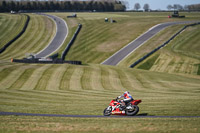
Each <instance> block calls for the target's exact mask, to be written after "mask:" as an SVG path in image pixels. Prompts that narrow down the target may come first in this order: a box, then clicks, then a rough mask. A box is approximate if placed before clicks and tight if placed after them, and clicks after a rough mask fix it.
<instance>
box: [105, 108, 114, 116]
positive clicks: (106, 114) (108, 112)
mask: <svg viewBox="0 0 200 133" xmlns="http://www.w3.org/2000/svg"><path fill="white" fill-rule="evenodd" d="M111 112H112V110H108V108H105V109H104V111H103V115H104V116H110V115H111Z"/></svg>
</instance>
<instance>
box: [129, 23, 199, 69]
mask: <svg viewBox="0 0 200 133" xmlns="http://www.w3.org/2000/svg"><path fill="white" fill-rule="evenodd" d="M198 24H200V22H197V23H194V24H189V25H186V26H184V27H183V28H182V29H181V30H179V31H178V32H177V33H175V34H174V35H173V36H172V37H171V38H170V39H169V40H167V41H166V42H165V43H163V44H162V45H160V46H158V47H157V48H155V49H154V50H152V51H151V52H149V53H148V54H146V55H145V56H143V57H142V58H140V59H139V60H137V61H136V62H134V63H133V64H132V65H130V68H134V67H135V66H136V65H138V64H139V63H140V62H142V61H143V60H145V59H146V58H147V57H149V56H150V55H152V54H153V53H155V52H156V51H158V50H159V49H161V48H162V47H165V46H166V45H167V44H168V43H169V42H170V41H171V40H173V39H174V38H175V37H176V36H177V35H179V34H180V33H181V32H182V31H183V30H185V29H186V28H188V27H189V26H195V25H198Z"/></svg>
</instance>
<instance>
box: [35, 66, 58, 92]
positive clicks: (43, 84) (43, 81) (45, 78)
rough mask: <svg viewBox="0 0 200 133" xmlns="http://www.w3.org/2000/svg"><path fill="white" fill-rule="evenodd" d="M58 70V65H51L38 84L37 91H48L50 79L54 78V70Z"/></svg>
mask: <svg viewBox="0 0 200 133" xmlns="http://www.w3.org/2000/svg"><path fill="white" fill-rule="evenodd" d="M55 68H56V65H50V67H48V68H47V69H46V70H45V71H44V72H43V74H42V76H41V78H40V79H39V82H38V83H37V85H36V87H35V88H34V89H35V90H46V87H47V85H48V82H49V79H50V78H51V76H52V73H53V71H54V69H55Z"/></svg>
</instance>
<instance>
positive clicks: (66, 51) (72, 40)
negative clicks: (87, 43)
mask: <svg viewBox="0 0 200 133" xmlns="http://www.w3.org/2000/svg"><path fill="white" fill-rule="evenodd" d="M81 28H82V25H81V24H79V25H78V28H77V29H76V32H75V33H74V35H73V37H72V39H71V40H70V42H69V43H68V45H67V47H66V48H65V50H64V51H63V53H62V56H61V59H62V60H63V61H64V60H65V56H66V55H67V53H68V51H69V49H70V47H71V46H72V44H73V42H74V41H75V39H76V37H77V35H78V33H79V32H80V30H81Z"/></svg>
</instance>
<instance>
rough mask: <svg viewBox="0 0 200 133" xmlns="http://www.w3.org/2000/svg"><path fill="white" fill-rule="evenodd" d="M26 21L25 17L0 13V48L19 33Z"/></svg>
mask: <svg viewBox="0 0 200 133" xmlns="http://www.w3.org/2000/svg"><path fill="white" fill-rule="evenodd" d="M26 19H27V18H26V16H25V15H11V14H5V13H0V40H1V41H0V48H2V47H3V46H4V45H5V44H6V43H7V42H9V41H10V40H12V39H13V38H14V37H15V36H16V35H17V34H18V33H19V32H21V30H22V29H23V27H24V24H25V22H26Z"/></svg>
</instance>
